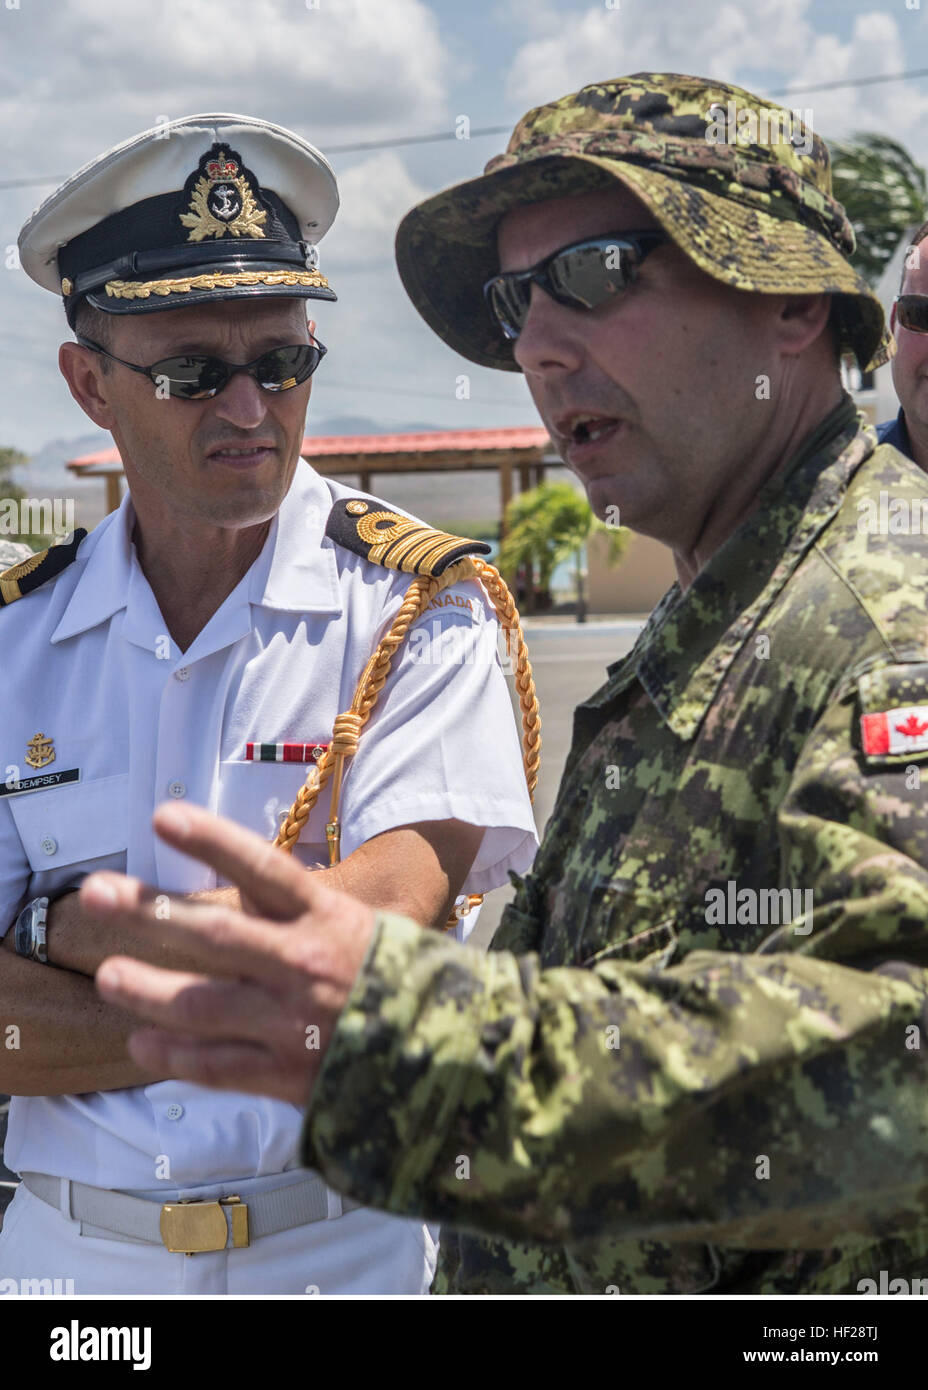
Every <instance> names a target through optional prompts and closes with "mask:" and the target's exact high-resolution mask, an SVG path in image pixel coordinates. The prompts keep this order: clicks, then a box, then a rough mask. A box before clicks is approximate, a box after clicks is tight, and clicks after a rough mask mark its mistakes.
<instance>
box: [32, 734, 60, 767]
mask: <svg viewBox="0 0 928 1390" xmlns="http://www.w3.org/2000/svg"><path fill="white" fill-rule="evenodd" d="M54 761H55V741H54V739H51V738H46V737H45V735H44V734H33V735H32V738H31V739H30V740H29V742H28V743H27V744H26V762H27V763H28V764H29V766H30V767H45V766H46V764H47V763H53V762H54Z"/></svg>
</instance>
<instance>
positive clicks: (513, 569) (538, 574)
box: [497, 482, 628, 623]
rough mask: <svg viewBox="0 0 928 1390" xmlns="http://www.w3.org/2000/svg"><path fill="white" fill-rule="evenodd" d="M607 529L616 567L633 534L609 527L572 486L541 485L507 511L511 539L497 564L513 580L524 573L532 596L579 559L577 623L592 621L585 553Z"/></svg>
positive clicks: (521, 497)
mask: <svg viewBox="0 0 928 1390" xmlns="http://www.w3.org/2000/svg"><path fill="white" fill-rule="evenodd" d="M597 531H604V532H605V533H606V534H607V535H608V537H609V550H608V554H609V560H610V562H611V563H613V564H615V563H616V562H617V561H618V560H619V559H620V558H621V556H622V555H623V554H624V552H625V548H626V546H627V544H628V532H627V531H626V530H625V529H624V528H623V527H618V526H606V525H604V524H603V522H601V521H599V520H598V518H597V517H595V516H594V515H593V512H592V510H591V508H590V504H589V503H588V502H587V500H586V498H585V497H582V496H581V495H580V493H579V492H577V490H576V488H574V487H573V486H572V484H571V483H569V482H558V483H540V484H539V486H538V487H535V488H532V489H531V491H529V492H523V493H521V494H520V495H519V496H518V497H514V498H513V499H512V501H511V502H510V503H509V506H508V507H507V508H506V537H505V540H504V541H503V543H502V545H501V546H500V551H499V556H498V559H497V562H498V564H499V568H500V571H501V572H502V574H503V575H504V576H505V577H506V578H507V579H509V578H514V577H515V576H516V574H517V573H518V571H519V570H520V569H522V570H524V571H525V572H526V574H527V576H528V587H529V593H530V594H532V593H534V592H535V590H536V589H540V590H547V589H548V588H549V586H550V584H551V576H552V574H553V573H554V571H555V569H556V568H557V566H558V565H560V564H562V563H563V562H564V561H565V560H570V559H572V560H573V561H574V579H575V582H576V586H577V621H578V622H581V623H582V622H585V621H586V595H585V592H584V584H583V551H584V547H585V546H586V543H587V541H588V540H589V538H590V536H591V535H593V534H594V533H595V532H597Z"/></svg>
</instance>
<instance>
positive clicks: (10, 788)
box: [0, 767, 81, 796]
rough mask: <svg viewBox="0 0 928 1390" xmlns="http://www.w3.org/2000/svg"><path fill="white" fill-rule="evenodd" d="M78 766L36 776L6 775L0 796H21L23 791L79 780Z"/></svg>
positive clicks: (58, 785) (59, 785) (41, 789)
mask: <svg viewBox="0 0 928 1390" xmlns="http://www.w3.org/2000/svg"><path fill="white" fill-rule="evenodd" d="M80 780H81V770H80V768H79V767H69V768H68V769H67V770H66V771H63V772H45V773H43V774H41V776H38V777H19V778H15V777H8V778H7V779H6V781H5V782H4V783H3V784H2V785H0V796H21V795H22V793H23V792H38V791H44V790H45V789H46V788H47V787H63V786H64V785H65V783H66V782H79V781H80Z"/></svg>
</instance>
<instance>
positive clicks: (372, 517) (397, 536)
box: [325, 497, 490, 576]
mask: <svg viewBox="0 0 928 1390" xmlns="http://www.w3.org/2000/svg"><path fill="white" fill-rule="evenodd" d="M325 533H326V535H327V536H329V537H330V539H331V540H333V541H335V542H336V543H337V544H338V545H343V546H345V547H346V549H348V550H353V551H354V553H355V555H361V556H362V557H363V558H364V559H365V560H371V561H372V562H373V563H374V564H375V565H384V566H385V567H386V568H387V569H391V570H405V571H406V573H407V574H431V575H436V576H437V575H440V574H443V573H444V571H445V570H446V569H447V568H448V566H449V565H453V564H454V563H455V562H456V561H457V560H462V559H463V558H464V556H465V555H489V553H490V547H489V546H488V545H485V544H484V542H483V541H472V540H468V539H467V537H466V536H451V535H449V534H448V532H447V531H435V530H433V529H432V527H431V526H426V525H425V523H424V522H422V521H411V520H410V518H409V517H408V516H400V515H399V513H398V512H391V511H389V510H388V509H387V508H386V506H385V505H384V504H383V503H380V502H375V501H371V500H370V499H369V498H366V497H344V498H342V499H341V501H339V502H336V503H335V506H334V507H333V508H332V510H331V511H330V512H329V519H328V521H327V522H326V527H325Z"/></svg>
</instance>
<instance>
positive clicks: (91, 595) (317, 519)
mask: <svg viewBox="0 0 928 1390" xmlns="http://www.w3.org/2000/svg"><path fill="white" fill-rule="evenodd" d="M331 506H332V497H331V494H330V492H329V489H328V487H327V485H326V482H325V480H324V479H323V478H321V477H320V476H319V474H318V473H316V471H315V470H314V469H313V468H310V466H309V464H308V463H306V462H305V461H304V460H303V459H300V460H299V462H298V464H297V468H296V473H295V474H294V478H293V482H292V483H291V484H290V490H289V492H288V493H287V495H286V497H285V498H284V500H283V502H282V503H281V506H280V510H279V511H278V513H277V515H276V516H275V518H274V520H273V522H272V523H271V529H270V531H269V533H268V537H267V540H266V541H265V543H264V545H263V547H262V549H261V553H260V555H259V556H258V558H257V559H256V560H255V562H254V564H253V565H252V566H251V569H250V570H249V571H248V574H247V575H246V576H245V579H244V580H243V582H242V583H241V584H239V585H238V586H237V587H236V589H234V590H233V592H232V594H230V595H229V598H228V599H227V600H226V601H225V603H224V604H223V608H225V605H226V604H227V603H230V601H233V603H234V606H235V607H236V609H238V608H239V607H241V608H242V609H243V611H244V609H245V608H246V607H247V605H248V604H249V603H251V604H255V605H257V606H259V607H263V608H274V609H277V610H279V611H281V612H287V613H331V614H332V615H333V616H338V615H339V614H341V612H342V599H341V593H340V589H339V582H338V564H337V560H336V556H335V545H334V543H333V542H332V541H330V540H329V538H328V537H327V536H326V534H325V523H326V518H327V516H328V514H329V509H330V508H331ZM134 525H135V510H134V508H133V506H132V499H131V497H130V495H129V493H128V491H127V492H126V494H125V495H124V497H123V499H122V501H121V502H120V504H119V507H118V508H117V510H116V511H115V512H113V513H112V515H111V516H108V517H105V518H104V520H103V521H101V522H100V524H99V526H97V527H96V528H95V529H94V530H93V532H92V533H91V535H90V536H88V537H87V539H86V540H85V541H84V542H83V544H82V546H81V549H80V551H79V553H78V558H77V560H76V561H75V564H77V563H79V562H81V561H83V568H82V570H81V573H80V575H79V577H78V579H77V583H76V584H75V586H74V590H73V592H72V594H71V597H70V598H69V600H68V602H67V604H66V606H65V609H64V612H63V613H62V615H61V618H60V620H59V622H58V625H57V627H56V628H55V630H54V632H53V633H52V636H51V641H52V642H61V641H64V639H65V638H67V637H74V636H76V635H77V634H78V633H80V632H86V631H88V630H89V629H90V628H92V627H96V626H97V625H98V624H99V623H102V622H106V621H107V619H109V618H111V617H112V616H113V614H114V613H116V612H118V611H119V610H120V609H121V608H125V607H126V605H127V602H128V598H129V593H130V588H131V587H132V586H133V585H139V584H143V585H145V587H146V588H147V587H148V586H147V581H146V580H145V578H144V576H143V575H142V572H141V569H140V568H139V563H138V560H137V558H136V555H135V548H134V546H133V544H132V530H133V527H134ZM91 541H92V542H93V544H92V545H91V544H90V542H91ZM85 550H89V553H88V554H87V555H86V558H85V556H84V553H83V552H84V551H85ZM149 592H150V591H149ZM236 596H238V597H237V599H236ZM152 597H153V596H152ZM240 616H241V615H240ZM211 621H212V620H211ZM248 625H250V623H249V624H247V625H246V629H245V630H247V626H248ZM204 631H205V629H204ZM146 641H147V637H146ZM192 650H193V648H191V651H192Z"/></svg>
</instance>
